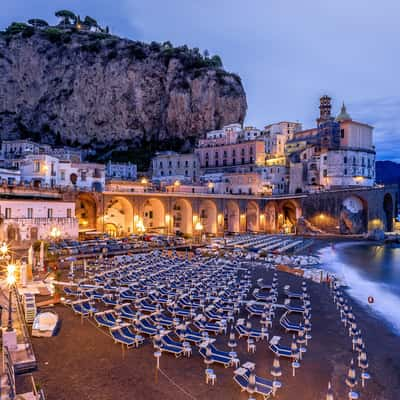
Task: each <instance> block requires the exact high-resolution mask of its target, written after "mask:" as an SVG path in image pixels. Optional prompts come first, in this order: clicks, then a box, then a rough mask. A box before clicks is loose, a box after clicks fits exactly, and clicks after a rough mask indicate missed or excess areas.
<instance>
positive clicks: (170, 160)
mask: <svg viewBox="0 0 400 400" xmlns="http://www.w3.org/2000/svg"><path fill="white" fill-rule="evenodd" d="M199 178H200V163H199V159H198V156H197V154H195V153H188V154H179V153H176V152H174V151H165V152H162V153H157V154H156V156H155V157H154V158H153V160H152V180H153V181H154V182H159V183H164V184H171V183H174V182H176V181H178V182H181V183H193V182H197V181H198V180H199Z"/></svg>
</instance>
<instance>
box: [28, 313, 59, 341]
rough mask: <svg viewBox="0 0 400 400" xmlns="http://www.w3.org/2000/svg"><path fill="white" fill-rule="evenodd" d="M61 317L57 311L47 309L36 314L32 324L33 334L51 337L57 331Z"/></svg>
mask: <svg viewBox="0 0 400 400" xmlns="http://www.w3.org/2000/svg"><path fill="white" fill-rule="evenodd" d="M58 326H59V317H58V315H57V314H56V313H55V312H51V311H46V312H41V313H39V314H37V315H36V317H35V320H34V321H33V325H32V336H36V337H51V336H54V335H55V334H56V332H57V329H58Z"/></svg>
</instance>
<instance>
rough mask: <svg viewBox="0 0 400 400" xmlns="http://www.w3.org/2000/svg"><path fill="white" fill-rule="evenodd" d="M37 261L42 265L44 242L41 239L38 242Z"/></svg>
mask: <svg viewBox="0 0 400 400" xmlns="http://www.w3.org/2000/svg"><path fill="white" fill-rule="evenodd" d="M39 262H40V266H41V267H43V266H44V242H43V240H42V241H41V242H40V252H39Z"/></svg>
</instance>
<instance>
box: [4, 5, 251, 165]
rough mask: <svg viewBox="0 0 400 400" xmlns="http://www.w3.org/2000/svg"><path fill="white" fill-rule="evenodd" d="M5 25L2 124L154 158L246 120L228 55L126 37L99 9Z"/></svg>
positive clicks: (144, 161) (9, 130)
mask: <svg viewBox="0 0 400 400" xmlns="http://www.w3.org/2000/svg"><path fill="white" fill-rule="evenodd" d="M56 16H57V17H58V18H59V22H58V24H57V25H53V26H51V25H49V24H48V22H47V21H45V20H42V19H39V18H32V19H29V20H28V21H27V22H26V23H25V22H13V23H11V24H10V26H9V27H8V28H7V29H6V30H5V31H4V32H1V33H0V85H1V86H2V87H3V90H2V91H0V133H1V137H2V138H16V137H31V138H32V139H39V138H40V140H41V141H42V142H46V143H50V144H63V143H64V144H73V145H76V146H80V147H83V148H87V149H88V150H89V153H90V154H92V158H93V159H98V160H101V161H103V160H106V159H107V158H112V159H114V160H130V161H133V162H138V164H139V168H145V167H146V166H147V165H148V162H149V159H150V158H151V156H152V155H153V153H154V152H155V151H158V150H164V149H165V150H167V149H170V150H188V149H190V148H191V147H192V146H193V144H194V142H195V140H196V138H198V137H199V136H201V135H203V134H204V132H206V131H208V130H212V129H218V128H220V127H221V126H223V125H225V124H228V123H233V122H243V120H244V117H245V113H246V108H247V104H246V97H245V93H244V89H243V86H242V83H241V80H240V77H239V76H238V75H236V74H233V73H230V72H227V71H225V70H224V68H223V64H222V60H221V58H220V57H219V56H218V55H212V56H211V55H210V54H209V53H208V51H207V50H205V51H204V52H201V51H200V50H199V49H198V48H193V49H191V48H189V47H187V46H185V45H184V46H179V47H174V46H173V45H172V44H171V43H170V42H168V41H166V42H163V43H158V42H151V43H143V42H141V41H133V40H128V39H122V38H119V37H117V36H115V35H112V34H111V33H110V32H109V29H108V28H107V27H105V28H103V27H102V26H100V25H99V24H98V22H97V21H96V20H95V19H94V18H92V17H90V16H85V17H84V18H80V16H79V15H75V14H74V13H72V12H71V11H68V10H60V11H57V12H56Z"/></svg>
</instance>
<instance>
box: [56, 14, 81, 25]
mask: <svg viewBox="0 0 400 400" xmlns="http://www.w3.org/2000/svg"><path fill="white" fill-rule="evenodd" d="M54 15H55V16H56V17H58V18H61V21H60V25H64V26H65V25H72V24H75V23H76V15H75V14H74V13H73V12H72V11H69V10H60V11H56V12H55V13H54Z"/></svg>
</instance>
